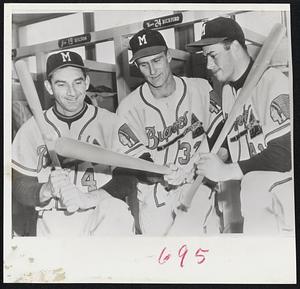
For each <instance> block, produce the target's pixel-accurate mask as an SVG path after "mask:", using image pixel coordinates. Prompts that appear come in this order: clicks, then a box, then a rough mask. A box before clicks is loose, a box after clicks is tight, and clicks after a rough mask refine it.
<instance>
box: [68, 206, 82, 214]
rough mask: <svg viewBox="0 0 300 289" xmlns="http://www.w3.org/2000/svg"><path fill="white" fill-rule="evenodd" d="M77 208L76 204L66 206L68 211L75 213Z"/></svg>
mask: <svg viewBox="0 0 300 289" xmlns="http://www.w3.org/2000/svg"><path fill="white" fill-rule="evenodd" d="M78 209H79V206H78V205H71V206H68V207H67V211H68V212H69V213H75V212H76V211H77V210H78Z"/></svg>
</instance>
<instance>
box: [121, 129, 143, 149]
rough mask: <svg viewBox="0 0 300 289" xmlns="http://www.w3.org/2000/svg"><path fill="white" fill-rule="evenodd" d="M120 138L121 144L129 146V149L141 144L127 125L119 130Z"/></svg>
mask: <svg viewBox="0 0 300 289" xmlns="http://www.w3.org/2000/svg"><path fill="white" fill-rule="evenodd" d="M118 136H119V141H120V143H121V144H122V145H124V146H128V147H129V148H132V147H133V146H134V145H136V144H137V143H138V142H139V140H138V138H137V137H136V136H135V134H134V133H133V132H132V130H131V129H130V128H129V126H128V125H127V124H126V123H124V124H123V125H122V126H121V127H120V128H119V131H118Z"/></svg>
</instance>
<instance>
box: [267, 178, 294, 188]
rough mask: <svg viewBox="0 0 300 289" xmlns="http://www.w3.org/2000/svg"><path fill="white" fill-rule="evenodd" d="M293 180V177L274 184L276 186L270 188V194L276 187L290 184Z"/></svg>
mask: <svg viewBox="0 0 300 289" xmlns="http://www.w3.org/2000/svg"><path fill="white" fill-rule="evenodd" d="M291 180H292V177H288V178H286V179H283V180H281V181H278V182H276V183H274V184H273V185H272V186H271V187H270V189H269V192H271V191H272V190H273V189H274V188H275V187H277V186H279V185H282V184H285V183H287V182H289V181H291Z"/></svg>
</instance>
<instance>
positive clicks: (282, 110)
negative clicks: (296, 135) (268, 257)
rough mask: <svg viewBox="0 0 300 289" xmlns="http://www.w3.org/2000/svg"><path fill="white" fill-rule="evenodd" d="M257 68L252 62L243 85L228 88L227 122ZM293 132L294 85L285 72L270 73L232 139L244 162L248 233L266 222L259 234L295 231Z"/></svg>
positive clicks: (244, 208) (244, 212) (243, 197)
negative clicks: (245, 82)
mask: <svg viewBox="0 0 300 289" xmlns="http://www.w3.org/2000/svg"><path fill="white" fill-rule="evenodd" d="M251 65H252V62H251V63H250V65H249V67H248V69H247V71H246V72H245V74H244V76H243V77H242V78H241V79H240V80H239V81H237V82H236V83H233V84H232V83H231V84H227V85H225V86H224V87H223V92H222V108H223V113H224V118H226V117H227V115H228V113H229V112H230V110H231V108H232V106H233V104H234V102H235V100H236V98H237V97H238V95H239V92H240V90H241V87H242V85H243V82H244V80H245V78H246V76H247V74H248V72H249V70H250V68H251ZM290 130H291V128H290V101H289V86H288V79H287V77H286V76H285V75H284V74H282V73H281V72H280V71H279V70H277V69H274V68H269V69H267V70H266V71H265V72H264V74H263V76H262V77H261V79H260V80H259V82H258V84H257V86H256V87H255V89H253V91H252V94H251V96H250V97H249V99H248V100H247V102H246V104H245V105H244V106H243V109H242V110H241V111H240V114H239V116H238V117H237V119H236V121H235V123H234V125H233V127H232V129H231V131H230V133H229V134H228V136H227V141H228V147H229V150H230V155H231V159H232V162H238V163H239V165H240V167H241V169H242V171H243V173H244V177H243V179H242V183H241V207H242V215H243V216H244V219H245V221H244V232H245V233H251V232H256V231H257V230H258V228H257V224H261V222H264V223H265V224H266V225H265V226H259V227H264V228H265V229H264V230H263V232H259V233H270V232H276V231H278V229H279V230H291V229H292V228H293V224H292V223H293V217H292V214H291V211H293V210H292V208H293V189H292V175H291V172H290V171H289V170H290V163H291V160H290V149H291V148H290V144H289V141H290V139H289V138H290ZM277 159H278V160H279V159H280V160H281V161H280V163H277ZM282 160H283V161H282ZM283 192H285V193H283ZM274 216H276V222H275V223H274Z"/></svg>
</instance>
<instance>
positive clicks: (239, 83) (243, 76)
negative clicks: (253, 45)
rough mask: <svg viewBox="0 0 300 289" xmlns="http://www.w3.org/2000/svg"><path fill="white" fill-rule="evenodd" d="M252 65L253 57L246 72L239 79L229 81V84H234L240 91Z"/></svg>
mask: <svg viewBox="0 0 300 289" xmlns="http://www.w3.org/2000/svg"><path fill="white" fill-rule="evenodd" d="M252 65H253V59H252V58H250V62H249V65H248V67H247V69H246V70H245V72H244V74H243V75H242V76H241V77H240V78H239V79H238V80H237V81H232V82H229V84H230V85H231V86H233V87H234V89H235V90H236V91H238V90H239V89H240V88H241V87H242V86H243V85H244V83H245V81H246V78H247V76H248V74H249V72H250V69H251V67H252Z"/></svg>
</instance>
